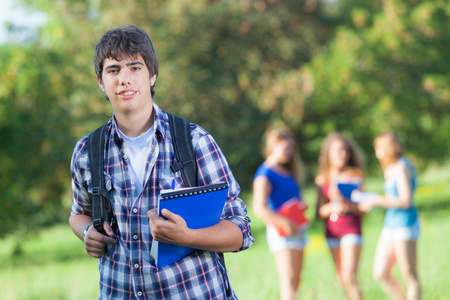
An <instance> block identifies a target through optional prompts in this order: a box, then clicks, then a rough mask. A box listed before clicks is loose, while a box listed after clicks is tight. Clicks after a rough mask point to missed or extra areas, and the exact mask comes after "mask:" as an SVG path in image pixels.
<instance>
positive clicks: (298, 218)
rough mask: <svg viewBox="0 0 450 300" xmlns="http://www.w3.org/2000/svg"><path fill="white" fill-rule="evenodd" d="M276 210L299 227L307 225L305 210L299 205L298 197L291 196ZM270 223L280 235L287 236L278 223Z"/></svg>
mask: <svg viewBox="0 0 450 300" xmlns="http://www.w3.org/2000/svg"><path fill="white" fill-rule="evenodd" d="M276 212H277V213H278V214H280V215H282V216H284V217H286V218H288V219H289V220H291V222H293V223H294V224H296V225H297V226H298V227H300V228H304V227H307V226H309V220H308V218H307V217H306V216H305V211H304V210H303V208H302V206H301V205H300V199H298V198H292V199H291V200H289V201H286V202H285V203H283V205H281V206H280V207H279V208H278V209H277V210H276ZM270 224H271V225H272V226H273V227H275V229H276V230H277V231H278V234H279V235H280V236H287V233H286V232H285V230H284V228H283V226H282V225H281V224H280V223H278V222H276V221H275V222H274V221H271V222H270Z"/></svg>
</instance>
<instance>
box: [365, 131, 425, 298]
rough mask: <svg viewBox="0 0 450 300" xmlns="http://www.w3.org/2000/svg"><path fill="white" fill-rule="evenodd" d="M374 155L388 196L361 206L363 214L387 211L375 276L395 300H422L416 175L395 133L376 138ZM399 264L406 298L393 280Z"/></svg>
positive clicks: (375, 262)
mask: <svg viewBox="0 0 450 300" xmlns="http://www.w3.org/2000/svg"><path fill="white" fill-rule="evenodd" d="M374 147H375V155H376V157H377V159H378V160H379V161H380V164H381V167H382V168H383V171H384V179H385V181H384V191H385V196H377V197H372V198H370V199H368V200H366V201H363V202H361V204H359V207H360V209H361V210H363V211H366V212H368V211H370V210H371V209H372V208H374V207H382V208H387V211H386V214H385V217H384V227H383V230H382V231H381V235H380V238H379V240H378V245H377V248H376V251H375V261H374V269H373V275H374V278H375V279H376V280H378V281H379V282H380V284H381V286H382V288H383V289H384V291H385V292H386V293H387V294H388V295H390V296H391V297H392V298H393V299H405V296H406V298H407V299H420V298H421V290H420V283H419V278H418V275H417V262H416V259H417V254H416V251H417V239H418V237H419V233H420V225H419V217H418V214H417V209H416V207H415V206H414V204H413V194H414V190H415V188H416V177H417V174H416V171H415V168H414V167H413V165H412V164H411V163H410V162H409V161H408V160H407V159H405V158H404V157H403V147H402V145H401V143H400V141H399V139H398V138H397V136H396V135H395V134H394V133H392V132H388V133H384V134H381V135H379V136H378V137H376V138H375V141H374ZM395 263H398V266H399V269H400V273H401V274H402V276H403V279H404V280H405V282H406V295H405V292H404V291H403V288H402V286H401V284H400V283H399V282H398V281H397V280H395V279H394V278H393V277H392V274H391V273H392V268H393V266H394V264H395Z"/></svg>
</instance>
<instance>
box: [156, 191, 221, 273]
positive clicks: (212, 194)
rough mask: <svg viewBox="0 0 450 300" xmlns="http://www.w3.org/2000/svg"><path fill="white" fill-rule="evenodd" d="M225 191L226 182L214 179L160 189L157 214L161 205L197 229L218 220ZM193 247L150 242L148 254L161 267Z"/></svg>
mask: <svg viewBox="0 0 450 300" xmlns="http://www.w3.org/2000/svg"><path fill="white" fill-rule="evenodd" d="M227 195H228V184H227V183H226V182H224V183H217V184H211V185H207V186H199V187H189V188H181V189H177V190H162V191H161V192H160V196H159V199H158V214H159V215H160V216H161V210H163V209H164V208H165V209H167V210H169V211H171V212H173V213H175V214H177V215H180V216H181V217H183V219H184V220H185V221H186V225H187V227H189V228H191V229H199V228H205V227H209V226H212V225H214V224H217V223H218V222H219V221H220V217H221V215H222V211H223V207H224V205H225V201H226V200H227ZM193 251H195V249H194V248H190V247H184V246H179V245H175V244H168V243H163V242H158V241H153V242H152V247H151V250H150V255H151V256H152V257H153V259H154V260H155V264H156V267H158V268H159V267H164V266H166V265H169V264H171V263H173V262H176V261H178V260H179V259H181V258H183V257H185V256H186V255H188V254H190V253H192V252H193Z"/></svg>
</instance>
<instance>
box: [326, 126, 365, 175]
mask: <svg viewBox="0 0 450 300" xmlns="http://www.w3.org/2000/svg"><path fill="white" fill-rule="evenodd" d="M336 140H340V141H342V142H343V143H344V144H345V147H346V149H347V151H348V154H349V159H348V162H347V166H346V167H349V169H355V170H359V171H361V172H362V171H363V158H362V153H361V151H360V150H359V148H358V146H356V143H355V142H353V141H352V140H351V139H350V138H348V137H346V136H344V135H343V134H342V133H340V132H332V133H329V134H328V135H327V136H326V137H325V139H324V140H323V142H322V148H321V149H320V154H319V172H318V173H319V174H322V175H323V176H325V178H326V180H327V181H330V171H331V161H330V155H329V154H330V149H331V144H332V143H333V142H334V141H336Z"/></svg>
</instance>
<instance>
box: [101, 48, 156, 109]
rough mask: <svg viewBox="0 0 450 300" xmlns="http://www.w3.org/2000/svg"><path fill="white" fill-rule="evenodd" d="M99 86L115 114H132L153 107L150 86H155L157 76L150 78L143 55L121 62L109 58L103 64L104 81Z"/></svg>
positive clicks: (126, 58) (127, 57)
mask: <svg viewBox="0 0 450 300" xmlns="http://www.w3.org/2000/svg"><path fill="white" fill-rule="evenodd" d="M97 81H98V84H99V86H100V88H101V89H102V91H104V92H105V93H106V94H107V95H108V98H109V100H110V101H111V106H112V109H113V111H114V113H115V114H131V113H133V112H137V111H141V110H142V109H146V108H147V109H148V108H149V107H148V106H149V105H150V106H152V105H153V102H152V96H151V92H150V86H152V85H154V84H155V81H156V74H155V75H153V76H152V77H151V78H150V73H149V71H148V68H147V65H146V64H145V61H144V59H143V58H142V57H141V55H139V54H138V56H137V57H135V58H133V57H131V56H124V57H123V58H122V59H121V60H119V61H118V60H115V59H112V58H107V59H105V61H104V64H103V70H102V80H100V78H98V77H97Z"/></svg>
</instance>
